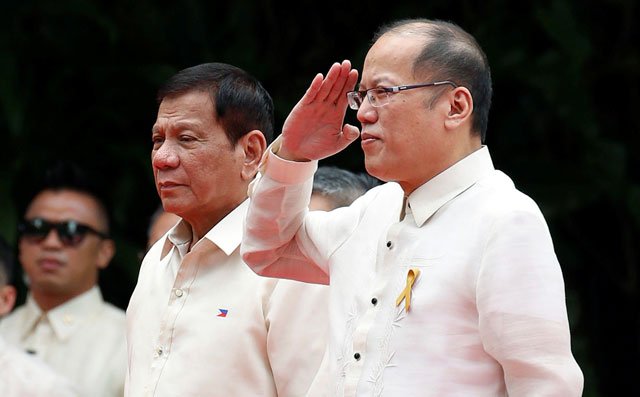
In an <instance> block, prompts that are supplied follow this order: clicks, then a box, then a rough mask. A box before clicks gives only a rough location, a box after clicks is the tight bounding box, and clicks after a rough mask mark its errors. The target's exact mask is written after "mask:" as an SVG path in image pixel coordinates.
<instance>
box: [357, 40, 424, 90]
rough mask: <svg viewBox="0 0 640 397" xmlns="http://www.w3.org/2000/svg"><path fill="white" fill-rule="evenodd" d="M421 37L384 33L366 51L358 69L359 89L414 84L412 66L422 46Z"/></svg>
mask: <svg viewBox="0 0 640 397" xmlns="http://www.w3.org/2000/svg"><path fill="white" fill-rule="evenodd" d="M425 40H426V39H425V37H424V36H420V35H416V34H408V33H387V34H385V35H383V36H382V37H381V38H380V39H378V41H376V42H375V43H374V44H373V46H371V48H370V49H369V52H368V53H367V57H366V58H365V61H364V66H363V68H362V80H361V82H360V85H361V86H366V88H371V87H375V86H377V85H385V84H391V83H393V84H409V83H411V82H415V80H416V78H417V76H415V75H414V70H413V65H414V62H415V60H416V58H417V56H418V55H419V54H420V51H421V50H422V48H423V47H424V44H425Z"/></svg>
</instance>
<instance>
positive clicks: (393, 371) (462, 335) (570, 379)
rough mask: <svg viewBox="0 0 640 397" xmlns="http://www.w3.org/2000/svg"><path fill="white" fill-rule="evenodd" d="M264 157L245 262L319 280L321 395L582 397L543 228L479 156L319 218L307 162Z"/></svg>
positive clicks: (484, 154) (529, 205)
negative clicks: (324, 342)
mask: <svg viewBox="0 0 640 397" xmlns="http://www.w3.org/2000/svg"><path fill="white" fill-rule="evenodd" d="M268 156H269V157H268V162H267V167H266V168H265V169H264V176H263V177H262V178H261V179H259V180H257V183H256V184H254V189H253V193H252V196H251V197H252V198H251V206H250V208H249V212H248V214H247V221H246V229H245V230H246V233H245V235H244V240H243V243H242V252H243V254H244V258H245V260H246V261H247V263H248V264H250V265H251V266H252V267H253V269H254V270H255V271H257V272H259V273H260V274H263V275H269V276H273V277H286V278H296V279H299V280H307V281H312V282H319V283H320V282H327V281H328V280H330V283H331V287H330V289H331V299H330V302H329V313H330V330H331V332H330V335H329V348H328V354H327V356H328V358H327V364H328V367H329V374H328V377H327V381H326V382H324V384H325V385H326V387H325V389H324V390H325V393H326V395H328V396H363V397H364V396H366V397H370V396H391V397H396V396H402V397H409V396H416V397H444V396H464V397H467V396H470V397H506V396H507V395H508V396H518V397H522V396H531V397H533V396H554V397H577V396H580V395H582V388H583V375H582V372H581V370H580V368H579V366H578V364H577V363H576V361H575V359H574V357H573V355H572V353H571V343H570V342H571V341H570V330H569V323H568V318H567V309H566V304H565V294H564V282H563V278H562V272H561V268H560V264H559V263H558V260H557V258H556V255H555V253H554V250H553V243H552V241H551V236H550V234H549V230H548V228H547V225H546V222H545V220H544V217H543V216H542V213H541V212H540V209H539V208H538V206H537V205H536V204H535V203H534V202H533V200H531V199H530V198H529V197H527V196H525V195H524V194H522V193H521V192H519V191H518V190H517V189H516V188H515V186H514V184H513V182H512V181H511V179H509V177H508V176H507V175H505V174H504V173H502V172H500V171H498V170H496V169H494V167H493V162H492V161H491V156H490V155H489V150H488V148H486V147H483V148H482V149H479V150H477V151H476V152H474V153H472V154H470V155H469V156H467V157H465V158H464V159H462V160H461V161H459V162H458V163H456V164H454V165H453V166H451V167H450V168H449V169H447V170H445V171H443V172H442V173H441V174H439V175H438V176H436V177H434V178H433V179H431V180H430V181H428V182H426V183H425V184H424V185H422V186H421V187H419V188H418V189H416V190H415V191H414V192H412V193H411V194H410V195H409V196H408V197H407V198H406V199H404V200H403V197H404V194H403V191H402V189H401V188H400V186H399V185H398V184H396V183H387V184H384V185H382V186H379V187H376V188H374V189H372V190H370V191H369V192H367V193H366V194H365V195H364V196H362V197H360V198H359V199H358V200H356V201H355V202H354V203H353V204H352V205H351V206H350V207H348V208H339V209H336V210H334V211H330V212H322V211H311V212H309V211H308V209H307V206H308V203H309V197H310V195H311V190H312V183H313V174H314V171H315V169H316V166H317V162H305V163H301V162H300V163H298V162H290V161H286V160H283V159H281V158H279V157H277V156H276V155H275V154H273V153H271V152H269V155H268ZM403 212H404V214H403ZM403 215H404V216H403ZM408 292H411V294H408ZM409 304H410V305H409Z"/></svg>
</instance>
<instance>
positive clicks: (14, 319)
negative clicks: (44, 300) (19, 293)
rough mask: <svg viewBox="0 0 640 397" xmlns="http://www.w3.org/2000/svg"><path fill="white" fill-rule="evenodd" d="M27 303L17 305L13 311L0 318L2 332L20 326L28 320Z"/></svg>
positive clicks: (0, 331) (0, 330)
mask: <svg viewBox="0 0 640 397" xmlns="http://www.w3.org/2000/svg"><path fill="white" fill-rule="evenodd" d="M26 315H27V311H26V305H20V306H18V307H16V308H15V309H14V310H13V311H12V312H11V313H9V314H7V315H6V316H5V317H3V318H2V319H1V320H0V333H2V332H3V331H5V330H10V329H13V328H15V327H16V326H19V325H20V324H22V323H23V322H25V321H26Z"/></svg>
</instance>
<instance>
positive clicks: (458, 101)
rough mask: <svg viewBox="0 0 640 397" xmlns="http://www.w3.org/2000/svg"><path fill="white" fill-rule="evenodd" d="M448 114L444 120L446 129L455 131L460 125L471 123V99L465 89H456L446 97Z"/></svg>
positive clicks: (469, 93)
mask: <svg viewBox="0 0 640 397" xmlns="http://www.w3.org/2000/svg"><path fill="white" fill-rule="evenodd" d="M448 98H449V113H448V114H447V118H446V119H445V127H446V128H447V129H456V128H458V127H460V126H461V125H462V124H464V123H467V122H469V123H470V122H471V114H472V113H473V98H472V97H471V92H469V90H468V89H467V88H466V87H456V88H455V89H454V90H453V91H451V92H450V93H449V95H448Z"/></svg>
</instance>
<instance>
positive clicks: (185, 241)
mask: <svg viewBox="0 0 640 397" xmlns="http://www.w3.org/2000/svg"><path fill="white" fill-rule="evenodd" d="M248 208H249V200H248V199H247V200H245V201H243V202H242V203H241V204H240V205H238V206H237V207H236V208H235V209H234V210H233V211H231V212H230V213H229V214H227V216H225V217H224V218H222V220H221V221H220V222H218V223H217V224H216V225H214V226H213V228H211V230H209V231H208V232H207V234H206V235H205V236H204V238H206V239H207V240H209V241H211V242H212V243H214V244H215V245H216V246H218V247H219V248H220V249H221V250H222V251H223V252H224V253H225V254H227V256H228V255H231V254H232V253H233V252H234V251H235V250H236V248H238V246H240V242H241V241H242V223H243V221H244V217H245V215H246V213H247V209H248ZM192 238H193V231H192V230H191V227H190V226H189V224H188V223H187V222H185V221H184V220H181V221H180V222H179V223H178V224H177V225H176V226H174V228H173V229H171V230H170V231H169V233H168V234H167V239H166V241H165V243H164V247H163V249H162V254H161V256H160V258H161V259H162V258H164V257H165V256H166V255H167V254H168V253H169V252H170V251H171V248H172V247H174V246H175V247H176V248H177V249H178V250H179V251H180V255H181V256H182V257H184V256H185V255H186V253H187V250H188V248H189V244H190V243H191V239H192ZM198 244H199V242H198V243H196V244H195V245H198ZM195 245H194V247H192V249H193V248H195Z"/></svg>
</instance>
